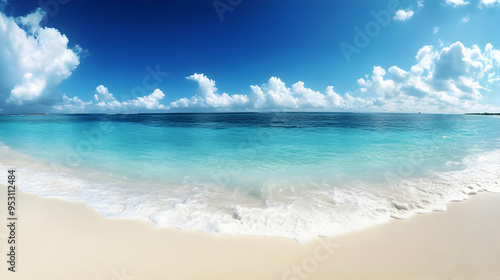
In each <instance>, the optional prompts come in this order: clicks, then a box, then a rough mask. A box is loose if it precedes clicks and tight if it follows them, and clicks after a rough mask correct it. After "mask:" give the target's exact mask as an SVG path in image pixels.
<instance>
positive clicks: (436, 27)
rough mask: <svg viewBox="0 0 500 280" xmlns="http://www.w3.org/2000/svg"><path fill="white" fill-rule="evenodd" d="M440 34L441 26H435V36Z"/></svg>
mask: <svg viewBox="0 0 500 280" xmlns="http://www.w3.org/2000/svg"><path fill="white" fill-rule="evenodd" d="M438 32H439V26H435V27H434V34H436V33H438Z"/></svg>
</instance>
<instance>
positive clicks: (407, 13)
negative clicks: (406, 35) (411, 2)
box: [394, 10, 414, 21]
mask: <svg viewBox="0 0 500 280" xmlns="http://www.w3.org/2000/svg"><path fill="white" fill-rule="evenodd" d="M413 14H414V12H413V11H412V10H398V11H397V12H396V15H395V16H394V20H399V21H405V20H408V19H410V18H411V17H412V16H413Z"/></svg>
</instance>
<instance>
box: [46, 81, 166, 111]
mask: <svg viewBox="0 0 500 280" xmlns="http://www.w3.org/2000/svg"><path fill="white" fill-rule="evenodd" d="M96 92H97V93H96V94H94V100H95V101H96V103H95V104H94V103H92V101H88V102H84V101H82V100H81V99H79V98H78V97H73V98H69V97H67V96H66V95H64V96H63V102H62V103H61V104H58V105H54V106H53V108H54V109H56V110H58V111H63V112H109V111H111V112H136V111H139V110H160V109H165V106H164V105H162V104H160V100H162V99H163V98H164V97H165V94H164V93H163V92H162V91H161V90H160V89H155V90H154V91H153V92H152V93H151V94H149V95H146V96H140V97H136V98H134V99H130V100H127V101H123V102H119V101H118V100H116V98H115V97H114V95H113V94H112V93H110V92H109V90H108V88H107V87H105V86H103V85H99V86H98V87H97V88H96Z"/></svg>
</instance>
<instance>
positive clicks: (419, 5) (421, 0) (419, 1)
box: [417, 0, 424, 8]
mask: <svg viewBox="0 0 500 280" xmlns="http://www.w3.org/2000/svg"><path fill="white" fill-rule="evenodd" d="M417 7H419V8H423V7H424V0H418V1H417Z"/></svg>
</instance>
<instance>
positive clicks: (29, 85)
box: [0, 1, 81, 106]
mask: <svg viewBox="0 0 500 280" xmlns="http://www.w3.org/2000/svg"><path fill="white" fill-rule="evenodd" d="M3 3H5V1H4V2H3ZM44 16H46V15H45V12H44V11H43V10H42V9H40V8H39V9H37V10H36V11H34V12H33V13H30V14H28V15H26V16H23V17H17V18H13V17H8V16H6V15H5V14H4V13H2V12H0V42H2V43H1V44H0V72H1V73H2V75H1V77H0V103H5V102H7V103H10V104H11V105H14V106H16V105H17V106H19V105H30V104H40V103H51V102H55V101H56V100H58V99H59V100H60V99H61V97H60V96H59V95H58V93H57V90H56V88H57V86H58V85H59V84H60V83H61V82H62V81H63V80H65V79H67V78H68V77H69V76H70V75H71V74H72V72H73V71H74V70H75V69H76V67H77V66H78V65H79V63H80V59H79V51H80V50H81V48H79V47H77V48H74V49H70V48H69V47H68V43H69V40H68V38H67V37H66V36H65V35H63V34H61V33H60V32H59V31H58V30H57V29H54V28H49V27H41V26H40V22H41V21H42V19H43V18H44Z"/></svg>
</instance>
